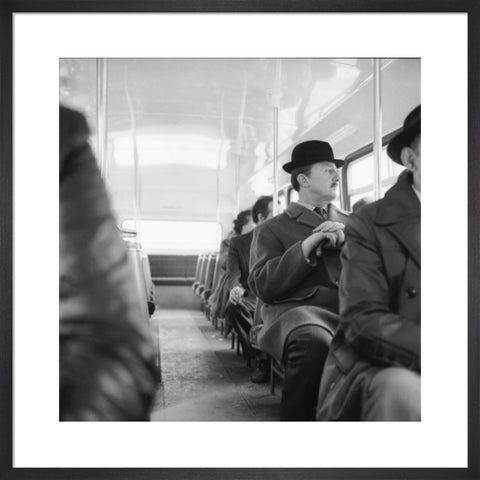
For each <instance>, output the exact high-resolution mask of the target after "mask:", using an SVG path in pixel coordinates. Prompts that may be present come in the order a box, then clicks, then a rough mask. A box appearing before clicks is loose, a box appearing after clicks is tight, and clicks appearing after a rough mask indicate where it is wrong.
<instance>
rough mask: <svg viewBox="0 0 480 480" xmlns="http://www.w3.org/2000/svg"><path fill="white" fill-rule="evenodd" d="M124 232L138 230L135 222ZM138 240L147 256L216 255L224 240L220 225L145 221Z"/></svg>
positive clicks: (140, 225) (127, 223) (125, 223)
mask: <svg viewBox="0 0 480 480" xmlns="http://www.w3.org/2000/svg"><path fill="white" fill-rule="evenodd" d="M122 228H127V229H133V230H134V229H135V221H134V220H131V219H129V220H124V221H123V222H122ZM137 236H138V240H139V242H140V243H141V244H142V247H143V249H144V250H145V252H146V253H171V254H172V253H179V254H181V253H196V252H204V251H214V250H217V249H218V245H220V242H221V240H222V227H221V226H220V225H219V224H218V223H216V222H193V221H167V220H141V221H139V222H138V223H137Z"/></svg>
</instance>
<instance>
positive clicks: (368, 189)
mask: <svg viewBox="0 0 480 480" xmlns="http://www.w3.org/2000/svg"><path fill="white" fill-rule="evenodd" d="M345 168H346V169H347V175H346V179H347V197H348V203H349V205H348V206H349V208H351V206H352V205H353V204H354V203H355V202H356V201H358V200H360V199H361V198H363V197H370V198H371V199H373V197H374V193H373V177H372V172H373V152H371V153H369V154H368V155H364V156H363V157H360V158H358V159H357V160H353V161H352V162H350V163H348V164H347V166H346V167H345ZM403 170H404V167H402V166H400V165H398V164H397V163H395V162H392V161H391V160H390V159H389V158H388V155H387V148H386V146H385V147H384V148H383V149H382V155H381V158H380V179H381V186H380V197H383V196H384V195H385V192H386V191H387V190H388V189H389V188H390V187H391V186H392V185H393V184H394V183H395V181H396V179H397V178H398V175H400V173H401V172H402V171H403Z"/></svg>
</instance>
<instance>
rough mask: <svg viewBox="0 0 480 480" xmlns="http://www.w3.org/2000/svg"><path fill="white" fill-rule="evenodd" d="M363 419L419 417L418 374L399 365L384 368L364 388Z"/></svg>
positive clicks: (392, 419) (411, 418)
mask: <svg viewBox="0 0 480 480" xmlns="http://www.w3.org/2000/svg"><path fill="white" fill-rule="evenodd" d="M365 393H366V396H365V402H364V407H365V408H364V414H363V415H362V416H363V417H364V419H365V420H387V421H388V420H390V421H395V420H397V421H402V420H403V421H406V420H410V421H415V420H420V375H419V374H418V373H416V372H412V371H411V370H407V369H405V368H398V367H390V368H384V369H382V370H380V371H379V372H378V373H377V374H376V375H375V376H374V377H373V379H372V380H371V382H370V385H369V386H368V388H367V391H366V392H365Z"/></svg>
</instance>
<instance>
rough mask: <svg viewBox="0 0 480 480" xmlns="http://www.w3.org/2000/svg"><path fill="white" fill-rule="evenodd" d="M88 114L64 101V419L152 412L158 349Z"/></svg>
mask: <svg viewBox="0 0 480 480" xmlns="http://www.w3.org/2000/svg"><path fill="white" fill-rule="evenodd" d="M88 134H89V132H88V127H87V123H86V121H85V118H84V117H83V115H81V114H80V113H78V112H75V111H73V110H69V109H67V108H65V107H62V106H61V107H60V420H64V421H65V420H66V421H85V420H90V421H91V420H97V421H98V420H113V421H127V420H129V421H140V420H148V418H149V409H150V405H151V401H152V399H153V395H154V392H155V387H156V372H155V366H154V351H153V346H152V340H151V335H150V329H149V325H148V321H147V319H146V318H144V316H143V315H142V314H141V311H142V310H141V306H140V301H142V300H143V299H140V298H138V296H137V293H136V292H137V289H136V288H135V280H134V276H133V272H132V270H131V266H130V264H129V263H128V259H127V249H126V246H125V244H124V242H123V241H122V239H121V237H120V235H119V232H118V229H117V227H116V224H115V219H114V217H113V215H112V212H111V208H110V203H109V200H108V197H107V193H106V190H105V186H104V183H103V181H102V179H101V176H100V172H99V169H98V166H97V164H96V161H95V158H94V156H93V153H92V151H91V149H90V146H89V144H88Z"/></svg>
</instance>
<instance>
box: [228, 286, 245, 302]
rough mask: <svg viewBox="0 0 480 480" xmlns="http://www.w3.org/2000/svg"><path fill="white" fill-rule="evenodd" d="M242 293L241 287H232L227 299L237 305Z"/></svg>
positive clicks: (243, 292)
mask: <svg viewBox="0 0 480 480" xmlns="http://www.w3.org/2000/svg"><path fill="white" fill-rule="evenodd" d="M244 294H245V290H244V289H243V288H242V287H233V288H232V289H231V290H230V296H229V299H230V301H231V302H232V303H233V304H234V305H237V303H238V302H240V299H241V298H242V297H243V295H244Z"/></svg>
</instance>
